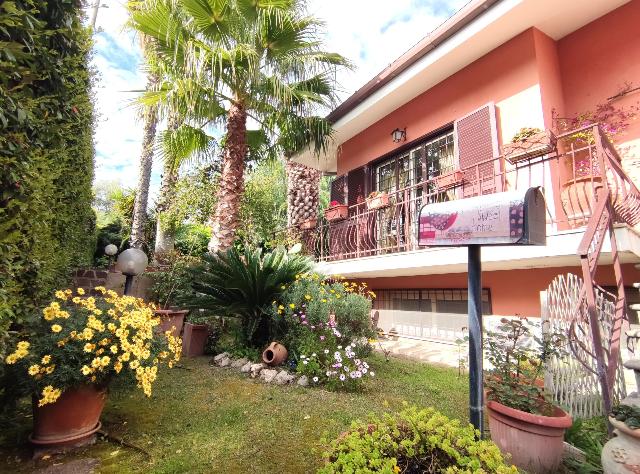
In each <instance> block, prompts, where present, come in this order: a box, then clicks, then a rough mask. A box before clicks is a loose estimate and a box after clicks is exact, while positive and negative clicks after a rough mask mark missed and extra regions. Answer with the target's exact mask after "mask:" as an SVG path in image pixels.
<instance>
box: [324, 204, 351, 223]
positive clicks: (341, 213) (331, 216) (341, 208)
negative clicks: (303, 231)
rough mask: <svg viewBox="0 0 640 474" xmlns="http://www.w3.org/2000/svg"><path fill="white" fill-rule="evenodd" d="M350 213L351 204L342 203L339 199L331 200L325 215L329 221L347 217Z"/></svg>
mask: <svg viewBox="0 0 640 474" xmlns="http://www.w3.org/2000/svg"><path fill="white" fill-rule="evenodd" d="M348 215H349V206H347V205H346V204H340V203H339V202H338V201H331V202H330V203H329V207H328V208H326V209H325V211H324V217H325V219H327V220H328V221H329V222H333V221H339V220H342V219H346V218H347V216H348Z"/></svg>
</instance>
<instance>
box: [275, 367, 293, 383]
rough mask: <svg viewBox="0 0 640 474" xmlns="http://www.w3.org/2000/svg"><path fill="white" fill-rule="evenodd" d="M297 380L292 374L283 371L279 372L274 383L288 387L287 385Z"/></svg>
mask: <svg viewBox="0 0 640 474" xmlns="http://www.w3.org/2000/svg"><path fill="white" fill-rule="evenodd" d="M295 379H296V376H295V375H292V374H290V373H289V372H287V371H286V370H281V371H280V372H278V375H276V378H275V379H274V382H275V383H277V384H278V385H287V384H290V383H293V381H294V380H295Z"/></svg>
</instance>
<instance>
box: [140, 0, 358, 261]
mask: <svg viewBox="0 0 640 474" xmlns="http://www.w3.org/2000/svg"><path fill="white" fill-rule="evenodd" d="M131 25H132V26H133V27H134V28H135V29H136V30H138V31H140V32H141V33H143V34H146V35H148V36H150V37H152V38H153V39H154V44H155V46H156V55H157V57H159V58H162V59H163V60H164V66H165V69H166V72H167V73H166V75H165V77H164V78H162V84H161V85H160V86H159V87H158V90H157V91H155V93H153V94H147V95H146V97H145V99H144V100H146V101H147V102H149V103H164V104H170V106H171V107H173V108H174V109H179V110H180V111H182V112H183V113H184V116H185V117H186V118H187V119H188V120H189V122H190V123H191V126H192V127H193V128H194V129H195V130H199V131H200V132H204V131H205V130H206V128H207V127H209V126H211V124H223V125H224V126H225V128H226V133H225V135H224V137H225V138H224V148H223V162H222V168H221V174H220V180H219V187H218V193H217V200H216V206H215V210H214V212H213V216H212V219H211V221H212V237H211V241H210V243H209V249H210V251H217V250H221V249H227V248H230V247H231V246H232V245H233V241H234V238H235V234H236V229H237V227H238V222H239V210H240V201H241V196H242V193H243V189H244V179H243V178H244V171H245V161H246V159H247V154H248V146H247V136H248V134H247V120H248V118H249V117H250V118H251V119H252V120H253V121H255V122H256V123H258V124H259V125H260V126H261V127H262V128H263V130H264V131H265V132H266V134H267V136H268V137H270V138H272V139H274V140H273V141H274V142H275V143H274V145H277V144H278V142H277V137H278V136H279V135H280V132H281V129H280V127H281V125H282V124H283V123H284V124H285V128H286V126H290V127H293V126H294V125H303V126H304V127H306V128H305V130H307V131H308V130H313V131H312V133H311V135H313V134H314V133H315V131H317V129H314V127H312V126H309V124H311V125H313V124H314V123H317V120H315V121H314V120H308V121H305V120H306V119H305V117H309V116H310V115H312V114H313V111H314V110H317V107H319V106H330V105H332V104H333V103H334V100H335V96H334V92H333V88H332V86H331V84H332V82H331V79H330V78H331V75H332V74H331V73H332V72H333V70H334V69H335V67H338V66H346V65H348V63H347V61H346V60H345V59H344V58H343V57H342V56H340V55H338V54H335V53H328V52H325V51H322V50H321V42H320V41H319V39H318V31H319V28H320V26H321V23H320V22H319V21H318V20H317V19H315V18H313V17H310V16H306V15H305V14H304V13H303V2H302V0H261V1H260V2H256V1H254V0H218V1H216V2H205V1H202V0H149V1H148V2H146V3H145V4H144V6H143V8H140V9H137V8H136V9H132V11H131ZM294 118H295V120H294ZM322 130H324V131H326V129H325V128H324V127H323V128H322ZM285 135H286V133H285ZM297 135H306V136H309V133H307V132H304V131H303V132H301V133H297ZM327 137H328V133H325V134H323V135H322V136H321V137H320V138H321V142H319V143H318V142H314V143H315V146H316V148H318V147H322V146H324V145H325V143H326V141H325V140H326V139H327ZM285 142H286V143H290V142H291V140H290V139H289V138H287V139H285ZM284 149H285V150H286V148H284ZM289 150H291V149H289Z"/></svg>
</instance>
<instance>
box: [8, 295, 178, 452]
mask: <svg viewBox="0 0 640 474" xmlns="http://www.w3.org/2000/svg"><path fill="white" fill-rule="evenodd" d="M95 291H96V292H97V293H98V294H99V295H101V296H99V297H95V298H94V297H84V291H83V290H82V288H79V289H78V290H77V293H76V294H75V295H74V294H73V293H72V291H71V290H65V291H57V292H56V294H55V295H56V297H55V300H54V301H52V302H51V304H49V306H47V307H46V308H44V310H43V311H42V317H41V318H39V319H38V320H37V321H35V322H34V323H33V324H30V325H29V326H28V328H29V332H28V333H25V334H24V335H23V337H21V338H20V340H19V341H18V342H17V343H16V345H15V349H14V351H13V352H12V353H10V354H9V355H8V356H7V357H6V359H5V362H6V364H7V368H8V370H11V371H12V376H15V380H16V381H17V385H18V387H19V389H20V391H21V392H22V393H25V394H27V393H31V394H32V397H33V413H34V417H33V419H34V428H33V434H32V435H31V437H30V440H31V442H32V443H34V444H37V445H43V446H46V447H51V448H55V447H58V446H68V445H73V446H78V445H81V444H83V443H84V442H87V441H89V440H91V438H92V437H93V434H94V433H95V432H96V431H98V430H99V429H100V421H99V420H100V414H101V413H102V408H103V407H104V403H105V400H106V396H107V387H108V385H109V382H110V381H111V380H112V379H113V378H115V377H123V376H127V375H128V376H130V377H131V378H132V379H135V381H136V382H137V385H138V387H140V388H141V389H142V390H143V391H144V393H145V394H146V395H147V396H150V395H151V388H152V384H153V382H154V381H155V379H156V377H157V373H158V366H159V365H160V364H161V363H167V364H168V365H169V366H170V367H171V366H173V364H174V363H175V362H176V361H178V360H179V359H180V352H181V347H180V346H181V342H180V340H179V339H178V338H175V337H173V335H172V334H171V333H170V332H167V333H165V334H162V335H154V331H153V328H154V327H156V326H158V325H159V324H160V321H159V319H158V318H157V317H156V316H155V315H154V308H153V307H152V306H148V305H147V304H145V303H144V301H143V300H141V299H139V298H134V297H132V296H118V295H117V294H116V293H115V292H114V291H112V290H105V288H104V287H96V288H95Z"/></svg>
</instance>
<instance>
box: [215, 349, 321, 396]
mask: <svg viewBox="0 0 640 474" xmlns="http://www.w3.org/2000/svg"><path fill="white" fill-rule="evenodd" d="M213 365H214V366H216V367H219V368H222V369H225V368H226V369H234V370H237V371H239V372H240V373H243V374H247V375H249V376H250V377H251V378H252V379H257V380H259V381H261V382H264V383H270V384H276V385H294V384H295V385H299V386H300V387H308V386H309V378H308V377H307V376H306V375H301V376H298V375H296V374H292V373H291V372H289V371H288V370H286V369H281V368H278V367H269V366H268V365H267V364H265V363H263V362H259V363H255V362H251V361H250V360H249V359H247V358H246V357H242V358H240V359H234V358H232V357H231V354H229V353H228V352H223V353H222V354H218V355H216V356H215V357H214V358H213Z"/></svg>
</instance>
